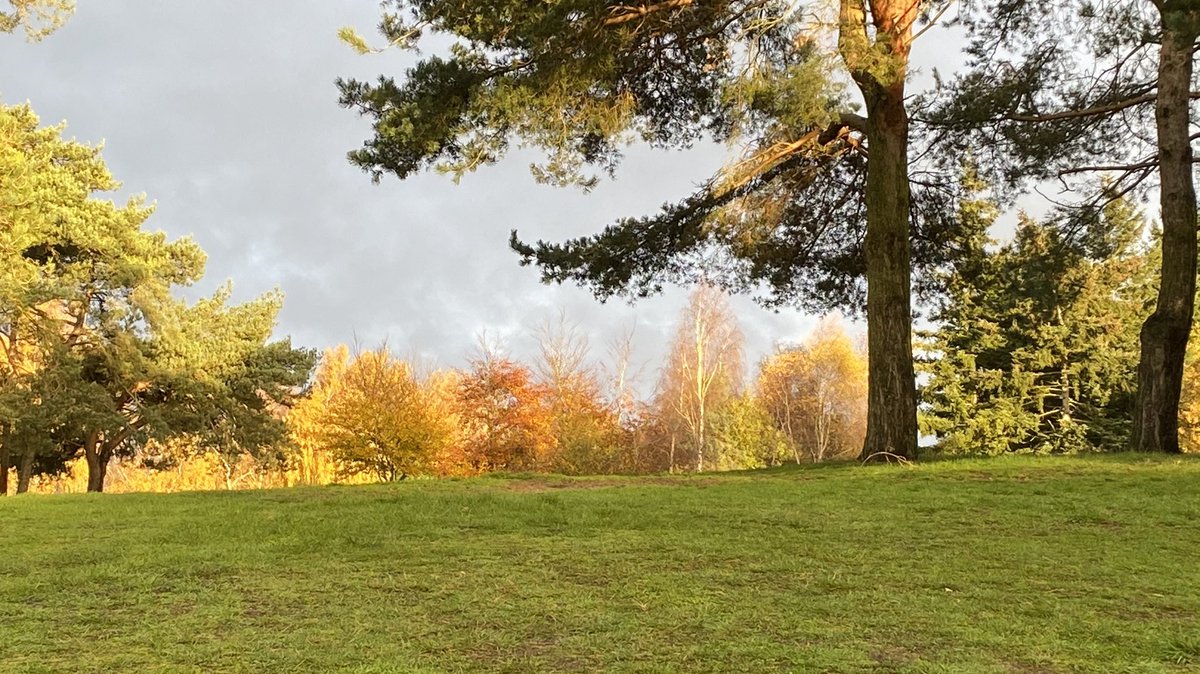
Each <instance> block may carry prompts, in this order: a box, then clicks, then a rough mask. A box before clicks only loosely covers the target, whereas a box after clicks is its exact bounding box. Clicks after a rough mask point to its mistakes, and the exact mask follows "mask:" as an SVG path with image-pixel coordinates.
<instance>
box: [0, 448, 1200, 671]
mask: <svg viewBox="0 0 1200 674" xmlns="http://www.w3.org/2000/svg"><path fill="white" fill-rule="evenodd" d="M0 541H3V549H2V552H0V671H3V672H327V671H348V672H418V671H419V672H444V671H449V672H453V671H496V672H528V671H637V672H677V671H695V672H700V671H707V672H728V671H745V672H774V671H798V672H997V673H1021V672H1182V671H1200V460H1197V459H1186V460H1176V459H1144V458H1141V457H1130V456H1117V457H1087V458H1052V459H1029V458H1023V459H1016V458H1012V459H996V460H991V461H962V462H942V463H930V464H924V465H920V466H917V467H912V468H902V467H894V466H892V467H888V466H879V467H868V468H863V467H859V466H831V467H820V468H808V469H787V470H779V471H764V472H757V473H738V474H722V475H703V476H694V477H653V478H592V479H567V478H558V477H546V476H515V477H504V478H502V477H486V478H478V479H468V480H457V481H441V482H439V481H420V482H410V483H402V484H398V485H380V486H365V487H328V488H312V489H292V490H280V491H268V492H241V493H203V494H201V493H195V494H181V495H128V496H117V495H103V496H33V497H23V498H8V499H0Z"/></svg>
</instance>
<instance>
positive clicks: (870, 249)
mask: <svg viewBox="0 0 1200 674" xmlns="http://www.w3.org/2000/svg"><path fill="white" fill-rule="evenodd" d="M949 4H951V3H948V2H942V1H940V0H872V2H870V3H865V2H861V1H859V0H840V2H838V3H835V7H827V6H822V5H821V4H820V3H813V4H812V5H800V6H798V5H797V4H796V3H791V2H786V1H777V0H767V1H761V0H720V1H717V2H701V1H698V0H666V1H662V2H636V3H626V2H579V1H571V2H553V3H527V2H514V1H513V0H503V1H499V2H488V3H461V2H449V1H445V0H437V1H433V2H408V1H404V0H397V1H395V2H389V3H385V5H387V6H388V9H387V11H386V12H385V15H384V18H383V21H382V23H381V25H380V28H381V31H382V33H383V34H384V36H385V37H386V38H387V40H388V42H389V44H392V45H399V46H401V47H405V48H415V47H416V46H418V44H420V43H421V42H422V38H423V37H426V36H429V35H436V36H437V37H438V38H440V39H442V40H444V43H448V44H449V45H450V46H449V48H448V49H445V50H443V51H442V52H441V53H439V54H436V55H433V56H429V57H427V58H425V59H424V60H422V61H420V62H419V63H418V64H417V65H416V66H414V67H413V68H411V69H410V70H409V71H408V72H407V73H406V75H405V77H404V79H403V81H401V82H397V81H395V80H393V79H392V78H387V77H383V78H380V80H379V81H378V83H376V84H368V83H363V82H358V81H341V82H339V86H340V88H341V92H342V103H343V104H344V105H346V106H348V107H352V108H355V109H357V110H359V111H360V112H361V113H362V114H364V115H367V116H368V117H370V118H371V119H372V121H373V124H374V134H373V137H372V138H370V139H368V140H367V141H366V142H365V143H364V146H363V147H362V148H361V149H359V150H356V151H354V152H352V153H351V155H350V158H351V160H352V161H353V162H354V163H356V164H358V165H359V166H361V167H362V168H363V169H364V170H366V171H368V172H369V173H371V175H372V176H373V177H374V178H375V179H378V178H379V177H380V176H381V175H383V174H384V173H385V172H387V173H394V174H395V175H397V176H399V177H400V178H405V177H408V176H410V175H413V174H414V173H416V172H419V171H422V170H424V169H427V168H430V167H436V168H437V169H439V170H444V171H447V172H450V173H452V174H453V175H455V176H456V177H457V176H461V175H462V174H463V173H465V172H467V171H471V170H474V169H475V168H477V167H479V166H482V165H486V164H491V163H494V162H495V161H497V160H498V159H499V158H500V157H501V156H502V155H503V154H504V153H505V151H506V150H507V149H508V148H509V146H510V144H512V143H513V142H514V141H519V142H522V143H525V144H527V145H531V146H534V147H538V148H541V149H544V150H546V151H547V152H548V159H547V161H546V162H545V163H544V164H542V165H540V166H536V167H535V168H534V172H535V175H536V177H537V178H538V179H539V180H542V181H546V182H552V183H557V184H576V185H583V186H585V187H589V186H591V185H593V184H594V183H595V179H596V178H595V176H594V175H592V174H591V173H590V170H591V169H593V168H594V169H596V170H598V171H599V172H601V173H611V172H612V171H614V170H615V167H616V165H617V162H618V160H619V158H620V154H621V150H622V148H623V147H624V145H625V144H626V143H628V142H629V141H630V140H632V139H635V138H640V139H642V140H644V141H646V142H648V143H650V144H651V145H654V146H657V147H685V146H687V145H689V144H691V143H693V142H694V141H696V140H697V139H700V138H702V137H704V136H705V135H708V136H709V137H712V138H715V139H717V140H719V141H730V142H733V143H736V144H738V145H741V146H743V147H744V148H745V154H744V155H743V156H742V157H739V158H738V160H736V161H735V162H733V163H732V164H731V165H730V166H729V167H728V168H727V169H726V170H725V171H723V172H722V173H721V174H720V175H718V176H716V177H714V179H713V180H712V181H710V183H709V184H707V185H705V186H704V187H702V188H701V189H700V190H699V191H698V192H697V193H696V194H694V195H692V196H691V197H690V198H687V199H685V200H683V201H682V202H680V203H678V204H675V205H668V206H666V207H665V208H664V209H663V211H662V212H661V213H660V214H658V215H657V216H653V217H648V218H640V219H638V218H634V219H627V220H623V221H621V222H619V223H616V224H614V225H612V226H610V227H608V228H606V229H605V230H604V231H603V232H601V233H599V234H597V235H595V236H592V237H584V238H581V239H577V240H573V241H569V242H566V243H563V244H553V243H545V242H538V243H536V244H532V245H531V244H527V243H524V242H522V241H521V240H519V239H518V238H517V237H516V235H515V233H514V236H513V239H512V245H513V247H514V249H516V250H517V251H518V252H519V253H520V254H521V256H522V260H523V261H524V262H525V263H527V264H531V263H532V264H537V265H538V266H539V267H540V268H541V270H542V274H543V278H544V279H545V280H547V281H557V282H562V281H575V282H580V283H582V284H584V285H587V286H589V287H591V288H592V289H593V290H594V291H595V292H596V294H598V295H599V296H601V297H606V296H610V295H613V294H616V293H628V294H631V295H644V294H647V293H650V292H654V291H656V290H658V289H659V288H660V287H661V284H663V283H665V282H669V281H675V280H680V279H683V280H687V281H694V280H697V279H698V278H702V277H708V278H713V277H715V276H716V275H717V274H716V273H715V272H713V270H712V269H699V268H698V267H700V266H702V265H703V263H704V262H705V261H707V262H711V261H712V260H714V259H718V260H721V261H722V262H723V263H725V264H721V265H719V266H720V267H721V269H720V270H719V271H720V274H719V275H720V276H721V278H722V279H723V280H724V281H725V283H726V285H728V286H732V287H737V288H739V289H743V290H748V291H751V292H755V291H758V290H760V289H762V288H764V287H765V288H768V289H769V290H770V291H771V292H770V294H771V296H770V297H769V298H768V299H767V301H769V302H775V303H780V304H783V303H788V304H803V305H807V306H810V307H811V306H819V307H821V308H829V307H831V306H842V307H846V306H847V305H849V306H850V307H851V308H852V309H853V310H858V309H861V307H862V305H863V304H864V302H865V304H866V310H867V322H868V332H869V342H870V349H869V351H870V353H869V360H870V369H871V377H870V384H869V386H870V396H869V412H868V427H867V436H866V442H865V450H864V452H865V455H868V456H870V455H873V454H874V453H876V452H878V451H884V450H886V451H889V452H892V453H898V454H901V455H904V456H912V455H914V454H915V451H916V436H917V432H916V395H915V388H914V378H913V367H912V341H911V330H912V325H911V285H912V283H911V282H912V260H913V259H916V260H917V261H918V263H919V264H925V263H926V262H927V261H928V260H930V259H937V258H938V257H939V256H940V255H941V254H942V252H943V251H944V247H942V246H941V245H940V243H939V241H940V231H939V227H941V226H943V225H944V222H943V221H942V220H941V218H940V215H941V214H942V213H944V212H945V209H944V208H939V207H938V206H937V205H935V204H936V203H940V201H941V200H943V196H942V193H941V191H940V190H938V189H926V188H927V187H928V186H929V185H930V182H931V180H932V178H930V176H922V177H921V179H920V180H917V181H910V174H909V149H910V148H909V136H910V129H909V117H908V111H907V109H906V107H905V106H906V83H907V74H908V72H907V71H908V58H909V52H910V50H911V48H912V43H913V40H914V39H915V38H916V36H917V35H919V33H920V32H921V26H922V25H928V24H929V23H930V22H932V21H934V20H936V17H937V16H940V12H941V11H942V10H944V8H945V7H947V6H948V5H949ZM826 10H833V11H826ZM831 28H832V30H830V29H831ZM822 30H825V31H828V32H826V33H825V34H823V35H822V34H821V31H822ZM343 37H344V38H345V39H346V40H347V41H348V42H350V43H351V44H352V45H354V46H356V47H357V48H358V49H359V50H361V51H368V50H369V47H368V46H367V44H366V42H365V41H364V40H363V39H362V38H359V37H358V36H357V35H355V34H354V33H353V32H352V31H345V32H344V34H343ZM826 47H832V48H831V49H830V48H826ZM838 69H841V73H838V74H834V71H835V70H838ZM842 82H853V84H854V86H856V87H857V89H858V93H859V94H860V95H861V98H862V100H863V102H864V103H865V108H866V109H865V114H864V115H860V114H857V113H856V112H855V109H856V106H854V105H853V104H852V103H851V102H850V97H849V96H847V95H844V92H843V91H842V89H843V87H842V84H841V83H842ZM913 185H916V186H917V187H916V188H915V189H916V193H915V194H914V193H913V190H914V187H913ZM914 219H915V225H916V226H915V229H914ZM714 252H719V254H718V255H716V256H714V255H712V253H714Z"/></svg>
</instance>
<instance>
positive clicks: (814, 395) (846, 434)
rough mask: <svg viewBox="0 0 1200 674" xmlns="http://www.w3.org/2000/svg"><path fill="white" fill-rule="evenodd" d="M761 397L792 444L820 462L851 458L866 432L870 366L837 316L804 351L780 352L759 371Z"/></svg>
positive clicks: (802, 347)
mask: <svg viewBox="0 0 1200 674" xmlns="http://www.w3.org/2000/svg"><path fill="white" fill-rule="evenodd" d="M756 388H757V395H758V399H759V400H760V401H761V404H762V406H763V407H764V408H765V410H766V411H767V413H768V415H769V416H770V418H771V419H772V420H773V421H774V423H775V427H776V428H778V429H779V430H780V431H781V432H782V433H783V434H784V435H785V437H786V438H787V439H788V441H789V443H788V444H789V445H790V446H791V448H792V454H793V457H794V458H795V460H796V463H800V461H801V451H802V450H807V453H808V457H807V458H808V460H810V461H812V462H813V463H819V462H821V461H824V460H826V459H828V458H832V457H845V456H850V455H853V453H854V452H856V451H858V448H859V447H860V446H861V444H862V437H863V434H864V433H865V432H866V407H867V363H866V358H865V356H864V354H863V353H862V352H861V351H860V350H859V348H858V347H857V346H855V344H854V342H853V341H852V340H851V339H850V337H849V336H848V335H847V334H846V332H845V330H844V329H843V328H842V326H841V323H840V322H839V320H838V319H837V318H836V317H826V318H825V319H824V320H822V321H821V323H820V324H819V325H818V326H817V328H816V330H814V331H813V334H812V335H811V336H810V337H809V338H808V339H807V340H806V341H805V343H804V344H802V345H800V346H795V347H790V348H783V349H779V350H778V351H776V352H775V354H773V355H772V356H770V357H768V358H767V359H765V360H764V361H763V363H762V365H761V366H760V367H759V373H758V382H757V386H756Z"/></svg>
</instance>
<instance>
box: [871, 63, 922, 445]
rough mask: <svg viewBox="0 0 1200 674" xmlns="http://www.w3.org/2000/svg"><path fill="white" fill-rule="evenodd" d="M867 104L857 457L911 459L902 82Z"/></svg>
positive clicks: (913, 431)
mask: <svg viewBox="0 0 1200 674" xmlns="http://www.w3.org/2000/svg"><path fill="white" fill-rule="evenodd" d="M871 89H872V88H871V87H864V92H863V93H864V95H865V98H866V101H867V113H868V116H867V150H868V152H869V153H870V156H869V158H868V159H867V194H866V202H867V241H866V258H867V260H866V262H867V349H868V351H867V365H868V383H867V436H866V441H865V443H864V444H863V450H862V458H863V459H867V458H869V457H872V456H874V455H877V454H878V453H880V452H887V453H889V454H894V455H897V456H901V457H904V458H908V459H913V458H916V454H917V391H916V379H915V375H914V372H913V353H912V298H911V287H910V279H911V270H910V262H909V261H910V256H911V253H910V244H909V210H908V209H909V185H908V113H907V111H906V110H905V108H904V83H903V80H901V81H900V82H898V83H896V84H893V85H892V86H889V87H882V86H879V87H874V88H873V89H874V90H873V91H872V90H871Z"/></svg>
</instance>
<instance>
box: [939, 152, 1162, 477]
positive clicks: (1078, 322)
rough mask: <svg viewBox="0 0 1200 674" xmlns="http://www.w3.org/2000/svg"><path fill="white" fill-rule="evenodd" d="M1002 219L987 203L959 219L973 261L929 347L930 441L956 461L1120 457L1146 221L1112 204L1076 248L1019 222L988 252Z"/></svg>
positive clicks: (1142, 288)
mask: <svg viewBox="0 0 1200 674" xmlns="http://www.w3.org/2000/svg"><path fill="white" fill-rule="evenodd" d="M967 182H968V184H970V185H972V186H974V187H975V188H977V189H978V188H981V185H980V183H979V182H978V180H977V179H975V178H974V177H973V176H968V181H967ZM995 215H996V208H995V206H994V204H992V203H990V202H989V201H987V200H986V199H983V198H976V199H971V200H966V201H964V203H963V207H962V209H961V211H960V217H961V218H962V219H963V220H964V221H965V222H964V227H963V231H971V232H975V234H974V235H973V236H972V237H971V240H970V241H969V242H968V245H969V246H970V247H971V248H973V250H974V253H973V254H972V255H970V256H964V258H963V262H962V263H960V264H959V265H957V266H956V267H955V268H953V269H951V270H948V271H947V272H946V273H945V284H946V286H947V293H946V296H945V298H944V300H943V301H942V302H941V303H940V305H939V307H938V309H937V311H936V312H935V314H934V316H933V317H934V319H935V320H936V321H938V323H939V327H938V329H937V330H936V331H934V332H933V333H932V334H930V335H927V337H928V339H927V341H926V342H925V345H926V348H927V350H928V353H927V356H928V358H926V359H923V360H924V362H923V365H922V369H923V370H924V371H925V372H927V373H928V375H929V380H928V382H927V384H926V386H924V387H923V391H922V394H923V398H924V401H925V414H924V415H923V419H924V426H925V431H926V432H928V433H931V434H934V435H936V436H937V437H938V439H939V448H940V449H941V450H942V451H946V452H951V453H981V454H999V453H1004V452H1041V453H1050V452H1056V453H1062V452H1074V451H1081V450H1086V449H1101V450H1117V449H1120V448H1122V447H1124V446H1125V444H1126V443H1127V442H1128V439H1129V434H1130V432H1131V424H1130V412H1131V409H1132V403H1133V382H1134V381H1135V379H1134V371H1135V369H1136V364H1137V330H1138V325H1139V324H1140V322H1141V320H1143V318H1144V317H1145V314H1146V307H1147V305H1148V303H1149V299H1150V296H1151V292H1152V279H1153V270H1154V267H1155V265H1154V258H1155V255H1156V251H1154V250H1147V248H1146V244H1145V243H1144V242H1143V240H1142V237H1141V234H1142V233H1143V219H1142V217H1141V215H1140V213H1138V212H1137V211H1136V210H1135V209H1134V208H1133V207H1132V206H1131V205H1130V204H1129V203H1128V202H1127V201H1125V200H1116V201H1112V202H1110V203H1109V204H1108V206H1107V207H1106V208H1105V209H1104V210H1103V211H1102V213H1101V215H1100V217H1099V218H1097V219H1095V220H1094V221H1091V222H1089V223H1087V227H1086V228H1085V229H1084V230H1083V231H1080V232H1077V236H1075V237H1074V238H1067V237H1065V236H1064V234H1063V232H1062V230H1060V229H1058V228H1055V227H1050V226H1047V225H1046V224H1045V223H1038V222H1035V221H1033V220H1031V219H1029V218H1027V217H1026V218H1022V220H1021V222H1020V223H1019V225H1018V227H1017V231H1016V234H1015V237H1014V239H1013V240H1012V241H1011V242H1009V243H1007V244H1005V245H1003V246H999V247H998V249H996V250H993V251H989V250H988V247H989V246H991V245H994V244H993V242H991V241H989V240H988V239H987V237H986V235H985V234H984V233H985V232H986V231H987V229H988V227H989V225H990V224H991V222H992V220H993V218H994V217H995Z"/></svg>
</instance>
